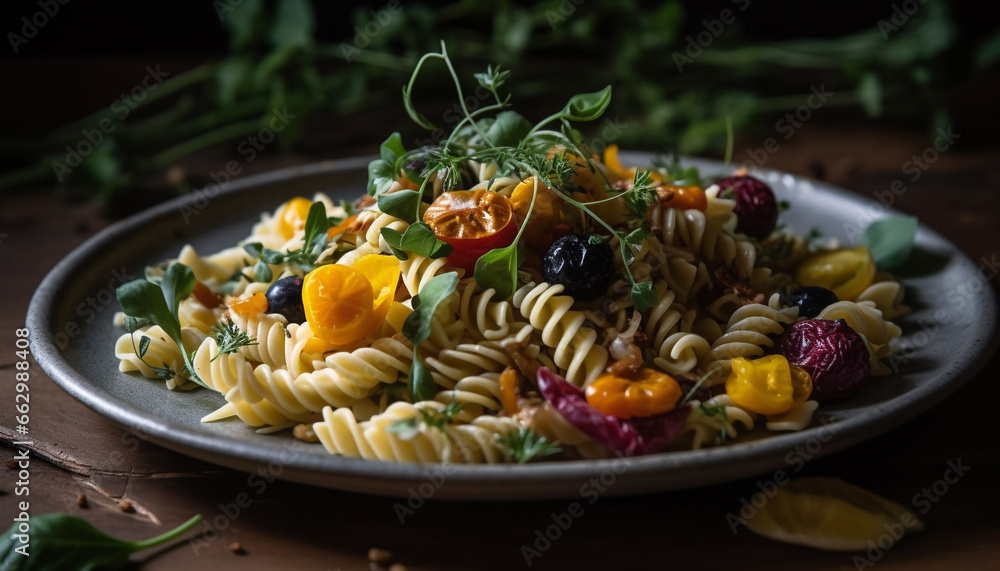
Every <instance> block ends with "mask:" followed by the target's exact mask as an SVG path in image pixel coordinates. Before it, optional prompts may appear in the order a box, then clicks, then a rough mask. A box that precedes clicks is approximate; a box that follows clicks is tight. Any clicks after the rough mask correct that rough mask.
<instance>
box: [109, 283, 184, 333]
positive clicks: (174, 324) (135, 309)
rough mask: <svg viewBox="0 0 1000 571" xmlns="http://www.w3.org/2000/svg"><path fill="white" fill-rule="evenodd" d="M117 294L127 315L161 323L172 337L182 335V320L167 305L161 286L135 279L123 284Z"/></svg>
mask: <svg viewBox="0 0 1000 571" xmlns="http://www.w3.org/2000/svg"><path fill="white" fill-rule="evenodd" d="M116 294H117V295H118V301H119V303H121V305H122V311H124V312H125V315H129V316H132V317H136V318H139V319H148V320H149V321H152V322H153V323H155V324H157V325H159V326H160V328H161V329H163V331H165V332H166V334H167V335H169V336H170V337H175V336H176V337H178V338H179V337H180V335H181V324H180V321H178V319H177V315H176V314H173V313H171V311H170V308H168V307H167V301H166V299H164V297H163V290H162V289H160V286H158V285H156V284H154V283H153V282H151V281H147V280H135V281H131V282H128V283H127V284H123V285H121V286H120V287H119V288H118V290H117V291H116Z"/></svg>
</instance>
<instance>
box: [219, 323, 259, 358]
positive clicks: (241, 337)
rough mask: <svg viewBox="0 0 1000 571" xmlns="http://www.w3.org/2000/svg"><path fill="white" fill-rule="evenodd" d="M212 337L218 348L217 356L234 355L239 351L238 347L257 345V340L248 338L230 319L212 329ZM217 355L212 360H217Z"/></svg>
mask: <svg viewBox="0 0 1000 571" xmlns="http://www.w3.org/2000/svg"><path fill="white" fill-rule="evenodd" d="M212 335H213V337H215V343H216V344H217V345H218V346H219V355H225V354H227V353H235V352H237V351H239V349H240V347H248V346H250V345H257V338H256V337H250V335H248V334H247V332H246V331H241V330H240V328H239V327H237V326H236V324H235V323H233V320H232V319H227V320H226V321H225V322H222V323H220V324H219V325H216V326H215V327H213V328H212ZM219 355H216V356H215V357H213V358H212V360H213V361H214V360H215V359H217V358H219Z"/></svg>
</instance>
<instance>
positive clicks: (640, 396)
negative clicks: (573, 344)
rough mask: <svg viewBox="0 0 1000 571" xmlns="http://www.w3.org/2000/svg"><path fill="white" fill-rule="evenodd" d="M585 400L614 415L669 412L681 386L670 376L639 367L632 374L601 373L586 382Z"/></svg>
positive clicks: (679, 395)
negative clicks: (630, 375)
mask: <svg viewBox="0 0 1000 571" xmlns="http://www.w3.org/2000/svg"><path fill="white" fill-rule="evenodd" d="M584 394H585V395H586V397H587V403H588V404H589V405H590V406H592V407H594V408H595V409H597V410H598V411H600V412H602V413H604V414H610V415H612V416H616V417H618V418H633V417H636V416H653V415H654V414H662V413H664V412H670V411H671V410H673V409H674V407H676V406H677V401H678V400H680V398H681V387H680V385H679V384H677V381H676V380H675V379H674V378H673V377H671V376H670V375H668V374H666V373H664V372H661V371H657V370H655V369H650V368H649V367H643V368H641V369H639V371H638V372H636V374H635V376H634V377H627V378H626V377H620V376H617V375H614V374H611V373H605V374H603V375H601V376H599V377H597V378H596V379H594V382H592V383H590V384H589V385H587V389H586V391H585V393H584Z"/></svg>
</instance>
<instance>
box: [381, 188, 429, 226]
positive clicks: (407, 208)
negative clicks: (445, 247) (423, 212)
mask: <svg viewBox="0 0 1000 571" xmlns="http://www.w3.org/2000/svg"><path fill="white" fill-rule="evenodd" d="M376 202H377V203H378V209H379V210H381V211H382V212H384V213H386V214H388V215H390V216H395V217H396V218H399V219H400V220H402V221H404V222H408V223H413V222H416V221H417V219H418V218H417V216H418V213H419V211H420V193H419V192H417V191H415V190H399V191H396V192H393V193H392V194H380V195H379V197H378V199H377V200H376Z"/></svg>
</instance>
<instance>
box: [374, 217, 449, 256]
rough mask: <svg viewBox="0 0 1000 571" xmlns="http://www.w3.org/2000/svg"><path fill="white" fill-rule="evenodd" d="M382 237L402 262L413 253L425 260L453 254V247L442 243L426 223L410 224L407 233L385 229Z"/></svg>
mask: <svg viewBox="0 0 1000 571" xmlns="http://www.w3.org/2000/svg"><path fill="white" fill-rule="evenodd" d="M381 233H382V237H383V238H385V242H386V243H387V244H389V248H390V249H391V250H392V253H393V254H394V255H395V256H396V257H397V258H399V259H400V260H406V259H408V258H409V257H410V256H409V254H407V252H412V253H414V254H416V255H418V256H424V257H425V258H443V257H445V256H448V255H449V254H451V246H450V245H448V244H447V243H445V242H442V241H441V240H440V239H438V237H437V236H436V235H435V234H434V231H433V230H431V227H430V225H429V224H427V223H426V222H415V223H413V224H410V226H409V227H408V228H407V229H406V231H405V232H403V233H400V232H399V231H398V230H393V229H392V228H389V227H388V226H387V227H384V228H382V230H381Z"/></svg>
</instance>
